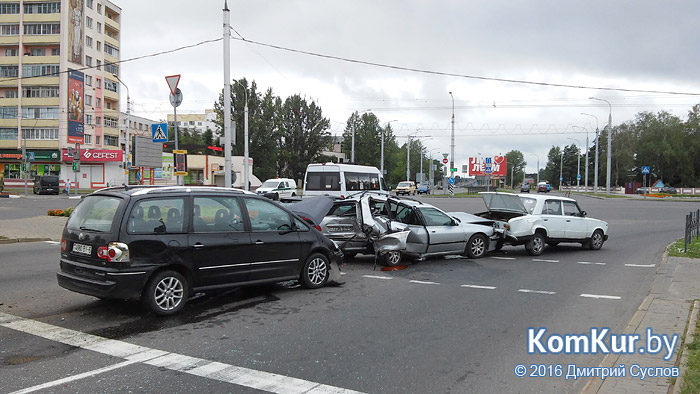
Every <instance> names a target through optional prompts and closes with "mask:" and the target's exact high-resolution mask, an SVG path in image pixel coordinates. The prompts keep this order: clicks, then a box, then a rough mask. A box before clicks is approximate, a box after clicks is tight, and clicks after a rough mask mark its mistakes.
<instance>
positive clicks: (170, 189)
mask: <svg viewBox="0 0 700 394" xmlns="http://www.w3.org/2000/svg"><path fill="white" fill-rule="evenodd" d="M178 192H179V193H192V192H206V193H222V194H231V193H233V194H241V195H250V196H257V194H255V193H253V192H248V191H245V190H241V189H230V188H226V187H216V186H147V185H129V186H114V187H108V188H104V189H100V190H97V191H95V192H93V193H92V194H102V193H117V194H124V195H128V196H139V195H147V194H154V195H155V194H164V193H178Z"/></svg>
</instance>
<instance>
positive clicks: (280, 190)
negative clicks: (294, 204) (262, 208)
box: [255, 178, 297, 201]
mask: <svg viewBox="0 0 700 394" xmlns="http://www.w3.org/2000/svg"><path fill="white" fill-rule="evenodd" d="M255 192H256V193H257V194H262V195H264V196H266V197H269V198H271V199H273V200H276V201H279V199H280V198H289V197H295V196H296V195H297V183H296V182H295V181H294V179H289V178H273V179H268V180H266V181H265V182H263V184H262V185H261V186H260V187H259V188H257V189H255Z"/></svg>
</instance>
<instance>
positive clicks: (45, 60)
mask: <svg viewBox="0 0 700 394" xmlns="http://www.w3.org/2000/svg"><path fill="white" fill-rule="evenodd" d="M25 50H28V48H25ZM49 52H51V51H49ZM60 61H61V57H60V56H29V55H26V56H22V64H58V63H59V62H60Z"/></svg>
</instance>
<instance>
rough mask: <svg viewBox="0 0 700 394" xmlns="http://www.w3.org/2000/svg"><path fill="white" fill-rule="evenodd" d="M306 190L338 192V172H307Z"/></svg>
mask: <svg viewBox="0 0 700 394" xmlns="http://www.w3.org/2000/svg"><path fill="white" fill-rule="evenodd" d="M306 190H313V191H339V190H340V173H339V172H307V173H306Z"/></svg>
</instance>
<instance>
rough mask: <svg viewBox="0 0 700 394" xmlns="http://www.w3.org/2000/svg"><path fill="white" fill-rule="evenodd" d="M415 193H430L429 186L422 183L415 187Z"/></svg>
mask: <svg viewBox="0 0 700 394" xmlns="http://www.w3.org/2000/svg"><path fill="white" fill-rule="evenodd" d="M416 193H418V194H430V186H429V185H427V184H425V183H423V184H421V185H420V186H418V189H416Z"/></svg>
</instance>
